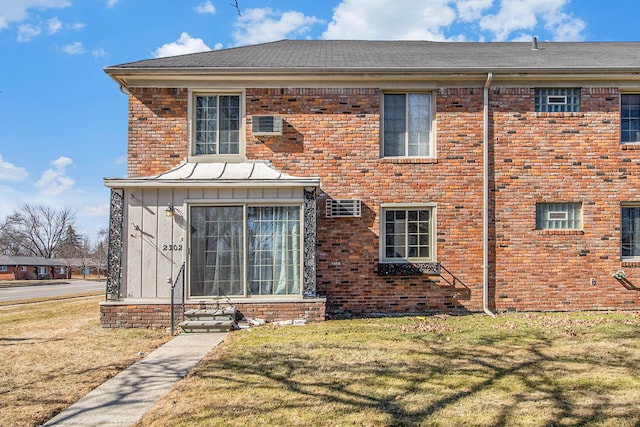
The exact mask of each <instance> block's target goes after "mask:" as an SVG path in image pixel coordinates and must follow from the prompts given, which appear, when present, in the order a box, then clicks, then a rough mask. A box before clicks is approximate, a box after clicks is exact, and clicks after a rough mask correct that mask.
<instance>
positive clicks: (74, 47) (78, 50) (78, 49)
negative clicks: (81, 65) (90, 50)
mask: <svg viewBox="0 0 640 427" xmlns="http://www.w3.org/2000/svg"><path fill="white" fill-rule="evenodd" d="M60 50H61V51H62V52H64V53H66V54H68V55H82V54H84V53H87V49H85V48H84V46H83V45H82V42H74V43H71V44H66V45H64V46H62V47H61V48H60Z"/></svg>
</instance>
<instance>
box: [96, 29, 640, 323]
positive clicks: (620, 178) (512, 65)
mask: <svg viewBox="0 0 640 427" xmlns="http://www.w3.org/2000/svg"><path fill="white" fill-rule="evenodd" d="M105 71H106V73H107V74H108V75H109V76H110V77H111V78H113V79H114V80H115V81H116V82H117V83H118V84H119V85H120V86H121V90H122V91H123V92H126V93H128V94H129V123H128V128H129V151H128V153H129V154H128V176H127V177H126V178H108V179H105V184H106V186H107V187H109V188H111V221H110V254H109V262H108V278H107V295H108V300H107V301H105V302H104V303H103V304H102V305H101V311H102V325H103V326H109V327H128V326H146V325H153V326H163V325H166V324H167V321H168V320H167V319H168V312H169V305H168V304H169V296H170V292H171V285H172V284H173V283H176V282H177V283H181V282H182V274H181V266H182V265H184V266H185V270H184V282H185V285H186V295H185V298H186V303H187V306H189V305H193V306H197V305H198V304H200V303H201V302H204V303H207V302H215V301H220V300H222V301H226V300H227V299H228V300H229V301H231V302H233V303H234V304H235V305H236V306H237V307H238V308H239V310H240V311H241V312H243V313H244V314H245V315H247V316H249V317H262V318H265V319H267V320H284V319H292V318H306V319H309V320H322V319H324V318H325V316H327V315H342V316H344V315H351V314H355V315H375V314H380V313H383V314H392V313H394V314H396V313H430V312H477V311H483V310H484V311H486V312H496V311H499V312H500V311H512V310H518V311H520V310H610V309H638V308H640V299H639V297H640V292H638V288H637V286H640V284H638V278H639V277H640V274H639V270H638V268H639V267H640V193H639V192H638V184H639V178H638V177H639V176H640V173H639V172H640V151H638V150H640V43H541V44H539V45H538V44H537V43H536V42H535V41H534V43H533V44H530V43H438V42H419V41H309V40H305V41H302V40H284V41H279V42H274V43H266V44H261V45H255V46H246V47H239V48H233V49H226V50H218V51H211V52H204V53H196V54H191V55H184V56H177V57H170V58H158V59H150V60H143V61H139V62H133V63H128V64H123V65H116V66H112V67H108V68H106V70H105Z"/></svg>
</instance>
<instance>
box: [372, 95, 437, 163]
mask: <svg viewBox="0 0 640 427" xmlns="http://www.w3.org/2000/svg"><path fill="white" fill-rule="evenodd" d="M383 105H384V111H383V123H382V126H383V141H382V150H383V156H384V157H401V156H405V157H409V156H416V157H433V142H432V141H433V135H432V126H431V122H432V120H433V114H432V106H431V105H432V103H431V94H430V93H386V94H384V103H383Z"/></svg>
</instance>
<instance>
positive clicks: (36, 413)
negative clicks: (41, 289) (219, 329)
mask: <svg viewBox="0 0 640 427" xmlns="http://www.w3.org/2000/svg"><path fill="white" fill-rule="evenodd" d="M103 298H104V297H98V296H93V297H85V298H74V299H65V300H59V301H49V302H37V303H28V304H20V305H19V306H9V307H3V308H1V309H0V330H1V331H2V333H1V334H0V360H2V364H1V365H0V425H11V426H34V425H40V424H42V423H44V422H46V421H48V420H49V419H51V418H52V417H53V416H54V415H55V414H57V413H59V412H60V411H61V410H62V409H64V408H65V407H67V406H69V405H71V404H72V403H74V402H75V401H77V400H78V399H79V398H80V397H82V396H83V395H85V394H86V393H87V392H89V391H91V390H92V389H94V388H95V387H97V386H98V385H100V384H101V383H102V382H104V381H105V380H106V379H108V378H111V377H113V376H114V375H116V374H117V373H118V372H119V371H121V370H123V369H124V368H125V367H127V366H129V365H130V364H132V363H133V362H135V361H137V360H138V359H140V357H141V356H139V355H138V352H149V351H151V350H152V349H154V348H156V347H157V346H159V345H160V344H162V343H164V342H166V341H167V340H168V339H169V338H170V336H169V335H168V334H167V333H166V332H165V331H158V330H145V329H129V330H115V329H103V328H101V327H100V325H99V318H100V312H99V306H98V302H99V301H101V300H102V299H103Z"/></svg>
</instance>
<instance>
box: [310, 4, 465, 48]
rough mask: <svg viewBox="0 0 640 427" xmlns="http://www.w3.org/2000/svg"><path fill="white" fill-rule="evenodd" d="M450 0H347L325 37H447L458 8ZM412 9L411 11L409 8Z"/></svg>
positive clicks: (423, 38)
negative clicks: (400, 1) (398, 1)
mask: <svg viewBox="0 0 640 427" xmlns="http://www.w3.org/2000/svg"><path fill="white" fill-rule="evenodd" d="M450 3H451V1H450V0H431V1H429V2H424V1H416V0H413V1H408V2H403V4H402V6H399V5H398V3H397V2H396V1H394V0H344V1H343V2H342V3H340V4H339V5H338V6H337V7H336V8H335V9H334V11H333V20H332V22H330V23H329V26H328V27H327V30H326V31H325V32H324V33H323V35H322V37H323V38H325V39H368V40H389V39H394V40H445V39H446V37H445V35H444V29H445V28H446V27H448V26H449V25H451V24H452V23H453V22H454V20H455V18H456V12H455V10H454V9H453V8H452V7H451V5H450ZM408 11H410V12H408Z"/></svg>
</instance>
